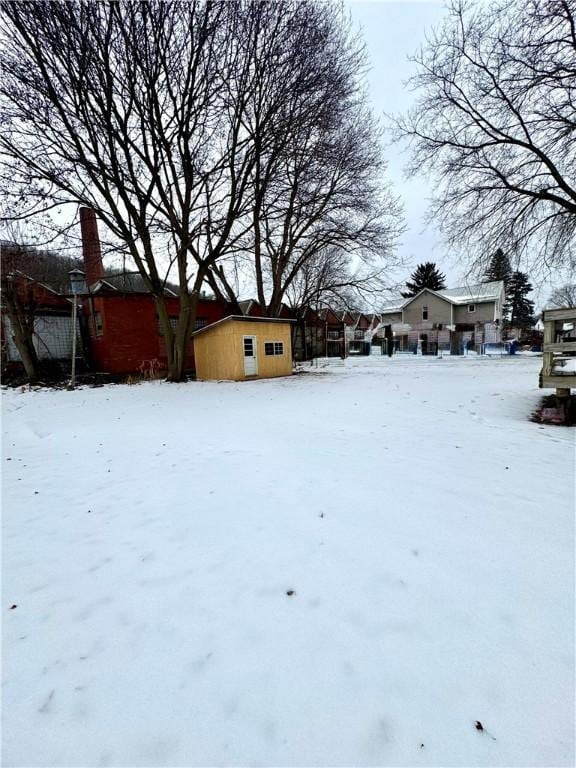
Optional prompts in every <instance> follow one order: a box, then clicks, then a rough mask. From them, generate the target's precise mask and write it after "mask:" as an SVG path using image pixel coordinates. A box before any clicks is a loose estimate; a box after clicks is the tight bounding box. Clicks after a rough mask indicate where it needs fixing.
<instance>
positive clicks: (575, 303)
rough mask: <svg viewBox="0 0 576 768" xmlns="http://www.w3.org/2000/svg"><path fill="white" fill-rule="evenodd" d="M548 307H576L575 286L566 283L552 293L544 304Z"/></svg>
mask: <svg viewBox="0 0 576 768" xmlns="http://www.w3.org/2000/svg"><path fill="white" fill-rule="evenodd" d="M546 306H548V307H559V308H560V307H576V284H574V283H567V284H566V285H563V286H561V287H560V288H556V290H555V291H552V294H551V296H550V298H549V299H548V302H547V304H546Z"/></svg>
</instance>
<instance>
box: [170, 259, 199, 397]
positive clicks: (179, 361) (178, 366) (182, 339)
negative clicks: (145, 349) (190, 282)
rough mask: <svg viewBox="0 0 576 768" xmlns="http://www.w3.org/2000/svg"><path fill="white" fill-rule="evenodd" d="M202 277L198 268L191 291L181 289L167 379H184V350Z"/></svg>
mask: <svg viewBox="0 0 576 768" xmlns="http://www.w3.org/2000/svg"><path fill="white" fill-rule="evenodd" d="M203 279H204V272H203V270H199V273H198V275H197V276H196V280H195V281H194V287H193V289H192V291H191V292H190V293H189V292H188V290H187V289H181V292H180V314H179V316H178V323H177V325H176V333H175V334H174V341H173V354H172V363H171V365H170V366H169V368H168V375H167V377H166V380H167V381H173V382H178V381H185V380H186V352H187V350H188V344H189V343H190V338H191V336H192V331H193V330H194V323H195V321H196V315H197V313H198V300H199V298H200V288H201V287H202V282H203Z"/></svg>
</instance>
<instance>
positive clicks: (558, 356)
mask: <svg viewBox="0 0 576 768" xmlns="http://www.w3.org/2000/svg"><path fill="white" fill-rule="evenodd" d="M540 387H541V388H542V389H548V388H551V389H553V388H556V389H557V390H564V392H563V394H565V390H568V392H569V391H570V389H571V388H572V387H576V307H565V308H562V309H547V310H545V312H544V344H543V346H542V370H541V372H540Z"/></svg>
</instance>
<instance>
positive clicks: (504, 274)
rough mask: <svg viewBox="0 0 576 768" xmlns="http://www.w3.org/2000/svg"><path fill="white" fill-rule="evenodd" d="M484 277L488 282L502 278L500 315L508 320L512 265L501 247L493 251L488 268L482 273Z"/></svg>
mask: <svg viewBox="0 0 576 768" xmlns="http://www.w3.org/2000/svg"><path fill="white" fill-rule="evenodd" d="M484 277H485V278H486V280H488V281H489V282H491V281H493V280H502V281H503V282H504V306H503V307H502V317H503V318H504V320H505V321H506V320H508V318H509V317H510V310H511V304H510V295H509V294H510V289H509V285H510V278H511V277H512V267H511V266H510V259H509V258H508V256H507V255H506V254H505V253H504V251H503V250H502V248H498V250H497V251H496V252H495V253H494V255H493V256H492V258H491V259H490V264H489V265H488V269H487V270H486V272H485V273H484Z"/></svg>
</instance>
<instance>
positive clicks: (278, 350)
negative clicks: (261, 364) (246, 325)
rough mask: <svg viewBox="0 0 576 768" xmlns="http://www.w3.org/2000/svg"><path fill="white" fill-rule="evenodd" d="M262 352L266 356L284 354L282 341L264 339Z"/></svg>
mask: <svg viewBox="0 0 576 768" xmlns="http://www.w3.org/2000/svg"><path fill="white" fill-rule="evenodd" d="M264 354H265V355H266V356H267V357H270V356H278V355H283V354H284V342H283V341H265V342H264Z"/></svg>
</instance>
